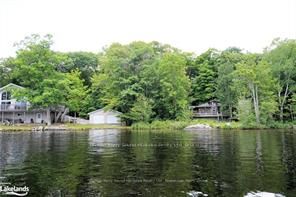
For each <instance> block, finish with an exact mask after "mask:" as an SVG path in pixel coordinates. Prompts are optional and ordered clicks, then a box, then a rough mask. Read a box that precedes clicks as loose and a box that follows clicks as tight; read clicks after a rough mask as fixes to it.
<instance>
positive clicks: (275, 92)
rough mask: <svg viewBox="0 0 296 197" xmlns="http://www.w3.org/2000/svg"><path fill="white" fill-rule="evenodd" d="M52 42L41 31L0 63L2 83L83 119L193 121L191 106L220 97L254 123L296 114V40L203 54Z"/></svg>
mask: <svg viewBox="0 0 296 197" xmlns="http://www.w3.org/2000/svg"><path fill="white" fill-rule="evenodd" d="M51 44H52V40H51V37H50V36H46V37H44V38H41V37H40V36H38V35H33V36H31V37H28V38H26V39H25V40H24V41H22V42H20V44H19V45H18V46H19V49H18V51H17V54H16V57H14V58H7V59H2V60H1V61H0V71H1V72H0V85H1V86H2V85H6V84H7V83H10V82H13V83H16V84H19V85H22V86H24V87H26V89H25V90H24V91H21V92H18V93H16V95H17V96H18V97H22V98H26V99H27V100H28V101H30V102H31V104H32V106H33V107H47V108H51V107H55V106H66V107H68V108H69V110H70V112H71V113H72V114H77V115H78V116H81V117H85V116H86V115H87V113H88V112H90V111H92V110H95V109H98V108H105V109H114V110H118V111H120V112H122V119H123V120H125V121H126V123H127V124H128V125H129V124H132V123H135V122H146V123H150V122H152V121H155V120H188V119H190V117H191V112H190V110H189V109H190V108H189V106H190V105H198V104H201V103H204V102H207V101H210V100H217V101H219V102H220V103H221V108H222V111H223V113H224V114H227V115H228V116H229V117H230V118H238V119H239V120H240V121H241V123H242V124H244V125H245V126H246V127H250V126H254V125H257V126H260V125H261V126H262V125H272V124H274V121H277V120H281V121H293V120H295V115H296V96H295V95H296V94H295V91H296V88H295V87H296V86H295V84H296V41H295V40H279V39H276V40H274V41H273V43H272V44H271V45H270V46H269V47H268V48H266V50H265V51H264V53H262V54H251V53H245V52H243V51H242V50H240V49H239V48H235V47H232V48H228V49H226V50H224V51H218V50H215V49H209V50H208V51H206V52H205V53H203V54H201V55H199V56H197V55H195V54H191V53H185V52H182V51H180V50H178V49H176V48H174V47H171V46H169V45H163V44H160V43H158V42H150V43H145V42H140V41H138V42H132V43H130V44H127V45H122V44H119V43H114V44H112V45H110V46H109V47H107V48H104V50H103V51H102V52H100V53H98V54H93V53H89V52H71V53H61V52H55V51H53V50H52V49H51V48H50V47H51Z"/></svg>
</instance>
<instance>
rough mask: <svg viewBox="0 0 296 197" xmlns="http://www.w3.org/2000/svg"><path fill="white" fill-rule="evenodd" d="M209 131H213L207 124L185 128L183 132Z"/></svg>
mask: <svg viewBox="0 0 296 197" xmlns="http://www.w3.org/2000/svg"><path fill="white" fill-rule="evenodd" d="M209 129H213V128H212V127H211V126H210V125H207V124H195V125H190V126H188V127H186V128H185V130H209Z"/></svg>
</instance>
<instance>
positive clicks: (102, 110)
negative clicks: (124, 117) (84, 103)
mask: <svg viewBox="0 0 296 197" xmlns="http://www.w3.org/2000/svg"><path fill="white" fill-rule="evenodd" d="M97 112H105V113H108V112H111V113H115V114H121V112H119V111H115V110H104V109H103V108H102V109H97V110H95V111H92V112H89V113H88V115H90V114H94V113H97Z"/></svg>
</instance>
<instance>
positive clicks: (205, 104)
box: [191, 101, 220, 108]
mask: <svg viewBox="0 0 296 197" xmlns="http://www.w3.org/2000/svg"><path fill="white" fill-rule="evenodd" d="M213 103H215V104H216V106H220V103H219V102H217V101H209V102H206V103H202V104H200V105H197V106H192V107H191V108H207V107H212V106H213Z"/></svg>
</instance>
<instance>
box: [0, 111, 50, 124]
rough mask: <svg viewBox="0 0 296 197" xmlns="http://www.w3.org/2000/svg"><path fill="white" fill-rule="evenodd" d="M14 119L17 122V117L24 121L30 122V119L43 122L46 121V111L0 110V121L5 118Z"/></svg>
mask: <svg viewBox="0 0 296 197" xmlns="http://www.w3.org/2000/svg"><path fill="white" fill-rule="evenodd" d="M13 119H14V120H15V122H18V120H19V119H21V120H22V121H24V123H31V119H32V120H33V122H34V123H42V120H43V122H44V123H45V122H46V121H47V114H46V112H14V113H13V112H0V122H2V120H3V121H5V120H10V121H11V120H13Z"/></svg>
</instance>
